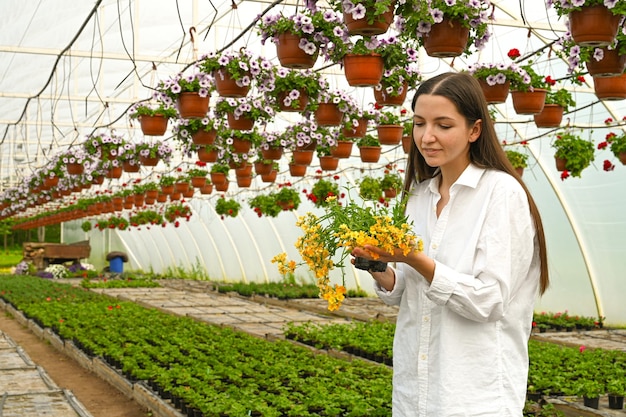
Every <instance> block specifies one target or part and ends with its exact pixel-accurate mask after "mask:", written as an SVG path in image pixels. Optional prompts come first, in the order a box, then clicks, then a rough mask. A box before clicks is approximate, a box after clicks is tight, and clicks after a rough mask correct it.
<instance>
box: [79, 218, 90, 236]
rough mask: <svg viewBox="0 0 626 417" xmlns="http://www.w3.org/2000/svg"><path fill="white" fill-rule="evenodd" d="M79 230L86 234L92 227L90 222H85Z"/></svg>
mask: <svg viewBox="0 0 626 417" xmlns="http://www.w3.org/2000/svg"><path fill="white" fill-rule="evenodd" d="M80 228H81V229H83V232H85V233H87V232H89V231H90V230H91V228H92V225H91V222H90V221H89V220H85V221H84V222H83V223H82V224H81V225H80Z"/></svg>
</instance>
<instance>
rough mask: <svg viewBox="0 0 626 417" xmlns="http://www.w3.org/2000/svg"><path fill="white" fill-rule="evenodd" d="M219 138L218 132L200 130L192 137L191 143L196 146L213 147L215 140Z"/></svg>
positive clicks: (214, 130)
mask: <svg viewBox="0 0 626 417" xmlns="http://www.w3.org/2000/svg"><path fill="white" fill-rule="evenodd" d="M216 137H217V130H216V129H211V130H208V131H207V130H204V129H200V130H198V131H197V132H196V133H194V134H193V135H191V141H192V142H193V143H195V144H196V145H213V143H214V142H215V138H216Z"/></svg>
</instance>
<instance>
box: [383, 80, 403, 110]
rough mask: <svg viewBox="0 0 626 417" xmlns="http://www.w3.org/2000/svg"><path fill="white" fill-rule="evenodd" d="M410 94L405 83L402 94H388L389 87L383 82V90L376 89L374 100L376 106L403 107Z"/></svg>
mask: <svg viewBox="0 0 626 417" xmlns="http://www.w3.org/2000/svg"><path fill="white" fill-rule="evenodd" d="M408 92H409V86H408V84H407V83H404V84H403V86H402V92H401V93H400V94H398V95H395V96H393V95H391V94H389V93H387V86H386V85H385V82H384V81H383V82H382V83H381V88H380V89H379V88H376V87H374V99H375V100H376V104H378V105H379V106H401V105H403V104H404V100H406V95H407V93H408Z"/></svg>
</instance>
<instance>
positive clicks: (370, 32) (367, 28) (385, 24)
mask: <svg viewBox="0 0 626 417" xmlns="http://www.w3.org/2000/svg"><path fill="white" fill-rule="evenodd" d="M393 9H394V6H391V7H389V8H388V9H387V11H386V12H385V13H383V14H382V15H380V16H379V17H378V18H377V19H375V20H374V22H372V23H371V24H370V23H368V22H367V19H366V18H365V17H362V18H360V19H353V18H352V14H351V13H346V12H344V13H343V22H344V23H345V24H346V26H347V27H348V33H349V34H350V35H362V36H374V35H381V34H383V33H385V32H387V30H388V29H389V25H391V21H392V20H393Z"/></svg>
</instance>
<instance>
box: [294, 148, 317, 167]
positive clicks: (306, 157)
mask: <svg viewBox="0 0 626 417" xmlns="http://www.w3.org/2000/svg"><path fill="white" fill-rule="evenodd" d="M313 152H314V151H304V150H295V151H293V162H295V163H296V164H298V165H310V164H311V162H312V161H313Z"/></svg>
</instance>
